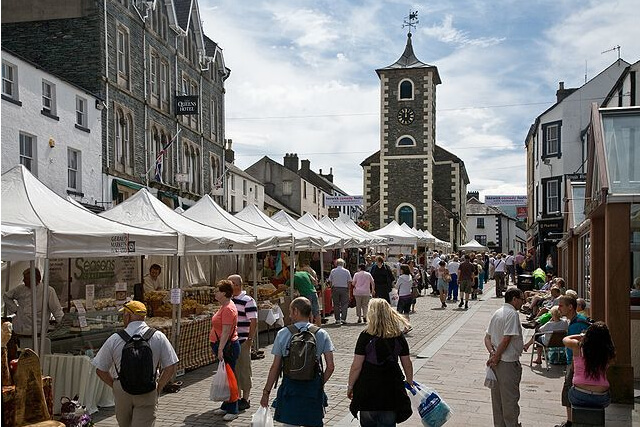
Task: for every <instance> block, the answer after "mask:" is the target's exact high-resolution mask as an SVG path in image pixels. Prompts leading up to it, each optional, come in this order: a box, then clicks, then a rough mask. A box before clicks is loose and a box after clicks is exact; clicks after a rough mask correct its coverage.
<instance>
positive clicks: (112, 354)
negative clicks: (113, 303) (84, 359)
mask: <svg viewBox="0 0 640 427" xmlns="http://www.w3.org/2000/svg"><path fill="white" fill-rule="evenodd" d="M120 311H121V312H122V317H123V322H124V329H123V330H122V331H119V332H116V333H114V334H113V335H111V336H110V337H109V338H107V340H106V341H105V342H104V344H103V345H102V347H101V348H100V351H98V354H97V355H96V357H95V358H94V359H93V362H92V364H93V366H95V367H96V374H97V375H98V377H99V378H100V379H101V380H102V381H104V382H105V383H106V384H107V385H108V386H109V387H111V388H113V397H114V401H115V404H116V419H117V420H118V425H119V426H120V427H128V426H131V427H146V426H153V425H154V424H155V421H156V408H157V406H158V395H159V394H160V390H162V388H163V387H164V386H165V385H166V384H167V382H168V381H169V380H170V379H171V378H172V377H173V375H174V374H175V372H176V365H177V364H178V356H177V355H176V352H175V351H174V349H173V347H172V346H171V343H170V342H169V340H168V339H167V337H166V336H165V335H164V334H163V333H162V332H160V331H156V330H155V329H153V328H150V327H149V326H147V324H146V323H145V321H144V319H145V317H146V315H147V308H146V307H145V305H144V304H143V303H142V302H140V301H129V302H127V303H125V304H124V306H123V307H122V308H121V309H120ZM158 367H159V368H160V369H161V373H160V376H159V377H158V375H157V369H158Z"/></svg>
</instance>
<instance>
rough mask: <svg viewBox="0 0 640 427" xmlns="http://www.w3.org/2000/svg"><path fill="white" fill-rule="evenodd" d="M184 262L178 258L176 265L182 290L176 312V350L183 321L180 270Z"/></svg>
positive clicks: (180, 285) (180, 286)
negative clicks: (181, 320)
mask: <svg viewBox="0 0 640 427" xmlns="http://www.w3.org/2000/svg"><path fill="white" fill-rule="evenodd" d="M181 262H182V257H179V258H178V262H177V263H176V264H178V269H177V273H178V283H177V286H176V287H177V288H178V289H180V304H178V307H177V310H176V327H175V330H176V346H175V348H176V349H178V347H179V345H178V344H179V342H180V319H182V283H181V281H182V275H181V274H180V271H181V268H180V264H181Z"/></svg>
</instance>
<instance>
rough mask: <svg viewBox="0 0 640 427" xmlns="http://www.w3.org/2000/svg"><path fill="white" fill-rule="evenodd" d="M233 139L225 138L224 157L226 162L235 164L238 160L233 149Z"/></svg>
mask: <svg viewBox="0 0 640 427" xmlns="http://www.w3.org/2000/svg"><path fill="white" fill-rule="evenodd" d="M232 146H233V140H232V139H226V140H225V149H224V159H225V161H226V162H228V163H231V164H233V163H234V162H235V160H236V155H235V153H234V151H233V148H231V147H232Z"/></svg>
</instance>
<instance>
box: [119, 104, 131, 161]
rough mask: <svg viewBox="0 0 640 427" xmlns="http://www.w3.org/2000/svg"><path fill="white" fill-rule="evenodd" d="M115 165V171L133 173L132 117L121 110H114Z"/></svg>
mask: <svg viewBox="0 0 640 427" xmlns="http://www.w3.org/2000/svg"><path fill="white" fill-rule="evenodd" d="M115 119H116V123H115V128H116V129H115V144H116V146H115V164H116V169H118V170H120V171H124V172H126V173H132V172H133V117H132V115H131V113H130V112H128V111H124V110H123V109H122V108H117V109H116V117H115Z"/></svg>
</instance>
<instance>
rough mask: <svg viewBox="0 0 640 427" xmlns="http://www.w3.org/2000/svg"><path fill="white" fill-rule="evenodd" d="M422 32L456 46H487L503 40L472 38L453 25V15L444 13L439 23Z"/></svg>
mask: <svg viewBox="0 0 640 427" xmlns="http://www.w3.org/2000/svg"><path fill="white" fill-rule="evenodd" d="M422 33H424V34H426V35H427V36H430V37H433V38H435V39H437V40H439V41H441V42H443V43H451V44H455V45H458V46H466V45H472V46H480V47H489V46H493V45H496V44H498V43H500V42H502V41H503V40H504V38H499V37H479V38H472V37H470V36H469V32H468V31H463V30H459V29H457V28H455V27H454V26H453V15H446V16H445V17H444V18H443V20H442V23H441V24H440V25H433V26H431V27H427V28H425V29H424V30H422Z"/></svg>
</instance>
